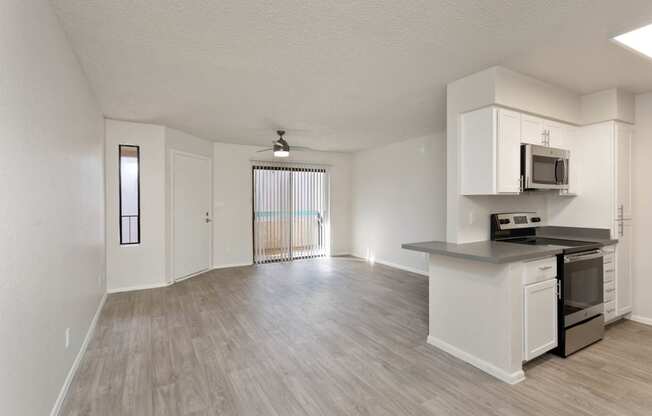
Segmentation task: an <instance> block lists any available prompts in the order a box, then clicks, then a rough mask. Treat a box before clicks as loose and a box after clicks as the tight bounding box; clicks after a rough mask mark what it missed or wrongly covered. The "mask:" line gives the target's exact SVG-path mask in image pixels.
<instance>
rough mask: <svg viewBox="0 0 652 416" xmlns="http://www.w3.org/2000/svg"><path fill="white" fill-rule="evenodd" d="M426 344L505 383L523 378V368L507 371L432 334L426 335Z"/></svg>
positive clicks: (518, 381) (519, 380) (515, 382)
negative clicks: (511, 371)
mask: <svg viewBox="0 0 652 416" xmlns="http://www.w3.org/2000/svg"><path fill="white" fill-rule="evenodd" d="M428 344H430V345H432V346H434V347H437V348H439V349H440V350H443V351H446V352H447V353H449V354H450V355H452V356H454V357H455V358H459V359H460V360H462V361H465V362H467V363H469V364H471V365H472V366H474V367H477V368H479V369H480V370H482V371H484V372H485V373H487V374H490V375H492V376H494V377H496V378H497V379H498V380H501V381H504V382H505V383H508V384H517V383H520V382H521V381H523V380H525V373H524V372H523V370H519V371H515V372H513V373H508V372H507V371H505V370H503V369H500V368H498V367H496V366H495V365H493V364H491V363H489V362H487V361H485V360H483V359H481V358H478V357H476V356H474V355H472V354H469V353H468V352H466V351H462V350H461V349H459V348H457V347H454V346H452V345H450V344H449V343H447V342H445V341H442V340H440V339H437V338H435V337H433V336H432V335H428Z"/></svg>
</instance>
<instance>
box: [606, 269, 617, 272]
mask: <svg viewBox="0 0 652 416" xmlns="http://www.w3.org/2000/svg"><path fill="white" fill-rule="evenodd" d="M615 271H616V269H607V270H605V271H604V272H605V273H609V272H615Z"/></svg>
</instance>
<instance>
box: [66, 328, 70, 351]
mask: <svg viewBox="0 0 652 416" xmlns="http://www.w3.org/2000/svg"><path fill="white" fill-rule="evenodd" d="M68 347H70V328H66V349H68Z"/></svg>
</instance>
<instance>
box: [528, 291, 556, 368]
mask: <svg viewBox="0 0 652 416" xmlns="http://www.w3.org/2000/svg"><path fill="white" fill-rule="evenodd" d="M523 298H524V308H523V310H524V316H523V323H524V328H523V341H524V342H523V359H524V360H526V361H527V360H531V359H533V358H535V357H538V356H539V355H541V354H543V353H545V352H548V351H550V350H552V349H553V348H555V347H557V279H550V280H546V281H545V282H541V283H535V284H532V285H527V286H525V288H524V296H523Z"/></svg>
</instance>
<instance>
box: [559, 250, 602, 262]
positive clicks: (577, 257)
mask: <svg viewBox="0 0 652 416" xmlns="http://www.w3.org/2000/svg"><path fill="white" fill-rule="evenodd" d="M603 256H604V254H602V250H599V249H598V250H593V251H589V252H588V253H581V254H570V255H568V256H564V263H575V262H576V261H584V260H591V259H597V258H600V257H603Z"/></svg>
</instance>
